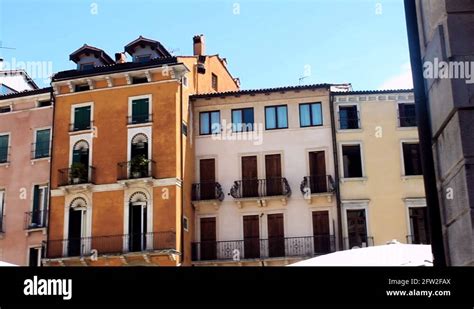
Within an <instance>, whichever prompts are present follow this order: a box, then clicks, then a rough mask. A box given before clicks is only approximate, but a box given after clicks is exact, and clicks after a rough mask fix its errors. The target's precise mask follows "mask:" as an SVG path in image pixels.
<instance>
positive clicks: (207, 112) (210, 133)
mask: <svg viewBox="0 0 474 309" xmlns="http://www.w3.org/2000/svg"><path fill="white" fill-rule="evenodd" d="M212 113H219V127H220V130H219V132H218V133H220V132H221V131H222V124H221V111H220V110H212V111H202V112H199V135H202V136H206V135H213V134H218V133H214V132H212V117H211V115H212ZM203 114H208V115H209V123H208V125H209V133H202V126H201V117H202V115H203Z"/></svg>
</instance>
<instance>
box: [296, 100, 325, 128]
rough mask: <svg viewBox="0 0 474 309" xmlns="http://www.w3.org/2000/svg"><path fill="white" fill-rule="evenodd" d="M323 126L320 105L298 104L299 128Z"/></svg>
mask: <svg viewBox="0 0 474 309" xmlns="http://www.w3.org/2000/svg"><path fill="white" fill-rule="evenodd" d="M321 125H323V115H322V108H321V103H304V104H300V127H302V128H303V127H313V126H321Z"/></svg>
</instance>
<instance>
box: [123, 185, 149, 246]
mask: <svg viewBox="0 0 474 309" xmlns="http://www.w3.org/2000/svg"><path fill="white" fill-rule="evenodd" d="M147 212H148V209H147V197H146V194H145V193H143V192H135V193H133V194H132V195H131V196H130V200H129V217H128V233H129V237H128V241H129V248H128V250H129V251H131V252H134V251H135V252H136V251H143V250H145V249H146V247H147V244H146V242H147V217H148V216H147Z"/></svg>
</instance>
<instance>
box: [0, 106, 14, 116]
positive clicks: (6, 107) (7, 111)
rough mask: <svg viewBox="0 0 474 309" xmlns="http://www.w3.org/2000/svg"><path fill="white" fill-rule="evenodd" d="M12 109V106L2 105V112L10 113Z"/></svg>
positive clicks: (0, 112) (0, 110)
mask: <svg viewBox="0 0 474 309" xmlns="http://www.w3.org/2000/svg"><path fill="white" fill-rule="evenodd" d="M11 111H12V108H11V107H10V106H1V107H0V114H5V113H9V112H11Z"/></svg>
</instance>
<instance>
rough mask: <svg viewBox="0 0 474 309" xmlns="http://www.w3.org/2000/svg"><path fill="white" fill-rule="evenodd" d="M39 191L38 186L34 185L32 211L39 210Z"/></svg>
mask: <svg viewBox="0 0 474 309" xmlns="http://www.w3.org/2000/svg"><path fill="white" fill-rule="evenodd" d="M39 193H40V190H39V186H38V185H36V186H34V189H33V212H35V211H39V210H40V209H39Z"/></svg>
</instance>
